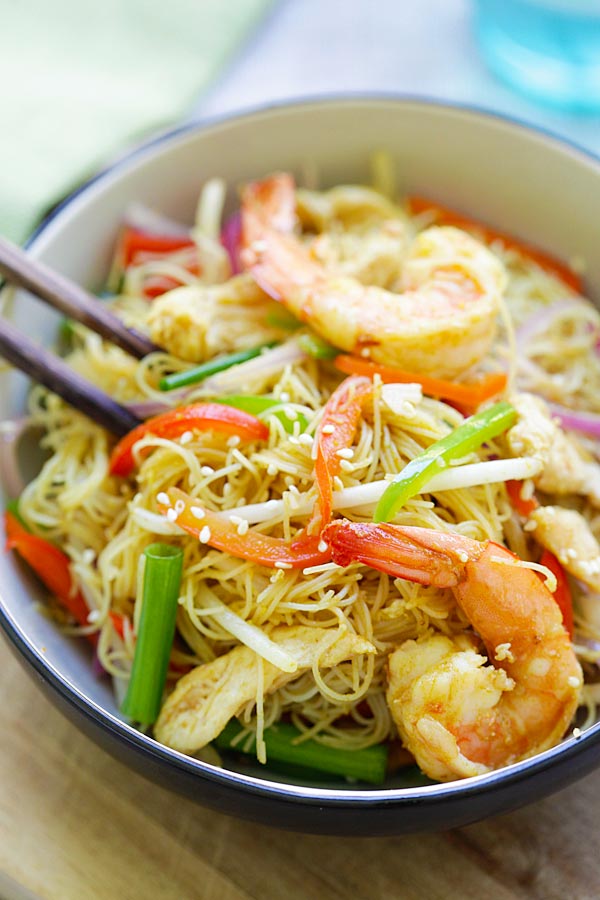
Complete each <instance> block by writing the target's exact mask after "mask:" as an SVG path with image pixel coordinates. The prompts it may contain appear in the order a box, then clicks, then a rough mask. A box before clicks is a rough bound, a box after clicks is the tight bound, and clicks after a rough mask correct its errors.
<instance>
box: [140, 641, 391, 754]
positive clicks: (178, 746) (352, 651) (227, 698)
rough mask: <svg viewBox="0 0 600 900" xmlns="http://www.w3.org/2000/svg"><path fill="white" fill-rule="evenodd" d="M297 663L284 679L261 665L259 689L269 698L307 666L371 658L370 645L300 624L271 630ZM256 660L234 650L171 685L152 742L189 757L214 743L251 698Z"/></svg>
mask: <svg viewBox="0 0 600 900" xmlns="http://www.w3.org/2000/svg"><path fill="white" fill-rule="evenodd" d="M269 637H270V638H271V640H272V641H274V642H275V643H276V644H278V645H279V647H281V649H282V650H284V651H285V652H286V653H287V654H289V655H290V656H291V657H292V659H293V660H294V661H295V662H296V663H297V668H296V670H295V671H294V672H293V673H292V674H290V673H289V672H283V671H282V670H281V669H278V668H277V667H276V666H274V665H273V664H272V663H269V662H265V661H263V663H262V666H263V671H262V684H263V691H264V693H265V694H270V693H272V692H273V691H275V690H277V688H280V687H282V686H283V685H284V684H287V682H288V681H291V680H292V679H294V678H298V677H299V676H300V675H301V674H302V672H305V671H306V670H307V669H310V668H311V667H312V666H318V667H319V668H320V669H330V668H331V667H332V666H337V665H338V663H341V662H343V661H344V660H348V659H352V658H353V657H355V656H359V655H361V654H363V653H369V654H371V653H375V647H374V646H373V644H371V643H370V641H367V640H366V639H365V638H363V637H360V636H359V635H356V634H352V633H351V632H349V631H346V632H344V631H340V632H337V631H335V630H334V629H325V628H311V627H310V626H305V625H296V626H290V627H288V626H286V625H281V626H280V627H279V628H275V629H274V630H273V631H272V632H271V634H270V635H269ZM259 662H260V657H259V656H258V655H257V654H256V653H255V652H254V650H251V649H250V648H249V647H244V646H240V647H235V648H234V649H233V650H230V651H229V653H225V654H224V655H223V656H219V657H217V659H214V660H213V661H212V662H209V663H205V664H204V665H202V666H197V667H196V668H195V669H192V671H191V672H189V673H188V674H187V675H184V676H183V678H181V679H180V680H179V681H178V682H177V687H176V688H175V690H174V691H173V693H172V694H171V695H170V696H169V697H168V698H167V700H166V702H165V704H164V706H163V708H162V709H161V712H160V716H159V717H158V720H157V722H156V725H155V727H154V734H155V736H156V739H157V740H158V741H160V742H161V743H162V744H166V745H167V746H168V747H173V749H174V750H181V752H182V753H195V752H196V750H199V749H200V748H201V747H204V746H206V744H208V743H210V741H212V740H213V739H214V738H216V737H217V736H218V735H219V734H220V733H221V732H222V730H223V729H224V728H225V726H226V725H227V723H228V722H229V720H230V719H231V718H232V717H233V716H235V715H237V714H238V713H240V712H241V711H242V709H243V708H244V706H245V705H246V704H247V703H250V702H251V701H252V700H254V699H255V698H256V694H257V690H258V684H259V680H260V678H261V673H260V671H259Z"/></svg>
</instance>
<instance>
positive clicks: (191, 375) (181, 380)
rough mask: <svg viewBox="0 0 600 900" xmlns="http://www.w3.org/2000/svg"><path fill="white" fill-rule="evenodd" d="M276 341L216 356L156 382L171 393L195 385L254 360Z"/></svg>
mask: <svg viewBox="0 0 600 900" xmlns="http://www.w3.org/2000/svg"><path fill="white" fill-rule="evenodd" d="M276 344H277V341H270V342H269V343H267V344H261V345H260V346H259V347H252V348H251V349H250V350H240V351H239V352H237V353H227V354H225V355H224V356H217V357H215V358H214V359H209V360H208V362H205V363H202V364H201V365H199V366H194V367H193V368H192V369H186V370H185V371H183V372H173V374H172V375H165V376H164V378H161V379H160V381H159V382H158V386H159V388H160V390H161V391H172V390H175V388H180V387H186V386H187V385H188V384H197V383H198V382H200V381H204V379H205V378H208V377H209V376H210V375H216V374H217V373H218V372H224V371H225V370H226V369H231V368H232V366H237V365H239V364H240V363H244V362H248V360H249V359H255V357H257V356H260V354H261V353H262V352H263V350H267V349H268V348H269V347H274V346H275V345H276Z"/></svg>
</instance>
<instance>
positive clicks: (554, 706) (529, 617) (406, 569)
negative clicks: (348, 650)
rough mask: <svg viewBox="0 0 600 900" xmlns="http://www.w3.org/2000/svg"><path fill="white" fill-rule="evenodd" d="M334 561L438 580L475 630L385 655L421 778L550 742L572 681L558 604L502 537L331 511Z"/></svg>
mask: <svg viewBox="0 0 600 900" xmlns="http://www.w3.org/2000/svg"><path fill="white" fill-rule="evenodd" d="M323 538H324V539H325V540H326V541H327V542H328V543H329V545H330V546H331V548H332V555H333V559H334V561H335V562H337V563H339V564H340V565H348V564H349V563H350V562H352V561H359V562H362V563H365V564H366V565H370V566H372V567H373V568H375V569H378V570H379V571H382V572H387V573H388V574H390V575H393V576H395V577H398V578H406V579H408V580H409V581H415V582H418V583H420V584H433V585H436V586H438V587H440V588H450V589H451V590H452V592H453V594H454V596H455V598H456V601H457V603H458V606H459V607H460V609H461V610H462V612H463V613H464V615H465V616H466V617H467V619H468V620H469V622H470V623H471V625H472V626H473V629H474V631H475V632H476V634H477V635H478V636H479V638H480V639H481V640H482V641H483V644H484V645H485V649H486V651H487V659H486V657H485V656H484V655H482V654H481V653H480V652H478V641H477V639H476V638H475V636H465V635H462V636H459V637H452V638H451V637H445V636H442V635H438V636H436V637H428V638H425V639H424V640H419V641H412V640H411V641H405V642H404V643H403V644H401V645H400V647H398V649H397V650H395V651H394V652H393V653H392V654H391V656H390V658H389V663H388V671H389V686H388V691H387V701H388V705H389V707H390V710H391V713H392V717H393V718H394V721H395V722H396V725H397V727H398V731H399V733H400V736H401V737H402V739H403V741H404V743H405V745H406V747H407V748H408V749H409V750H410V751H411V753H413V755H414V756H415V758H416V759H417V762H418V763H419V765H420V767H421V768H422V770H423V771H424V772H425V773H426V774H427V775H429V776H430V777H432V778H435V779H438V780H440V781H450V780H452V779H454V778H464V777H468V776H471V775H480V774H483V773H485V772H489V771H491V770H493V769H497V768H499V767H501V766H505V765H509V764H510V763H514V762H517V761H518V760H520V759H525V758H527V757H529V756H533V755H534V754H535V753H539V752H541V751H543V750H546V749H548V748H549V747H552V746H553V745H554V744H556V743H557V742H558V741H559V740H560V738H561V737H562V736H563V734H564V733H565V731H566V729H567V727H568V725H569V722H570V721H571V719H572V717H573V714H574V712H575V710H576V709H577V705H578V698H579V691H580V688H581V685H582V683H583V676H582V671H581V667H580V666H579V663H578V662H577V659H576V657H575V653H574V652H573V648H572V646H571V642H570V640H569V636H568V634H567V632H566V630H565V628H564V626H563V624H562V617H561V613H560V610H559V608H558V605H557V604H556V603H555V601H554V599H553V597H552V594H551V593H550V591H549V590H548V588H547V587H546V586H545V585H544V583H543V582H542V580H541V579H540V578H539V577H538V576H537V575H536V574H535V573H534V572H532V571H531V569H528V568H525V567H524V566H522V565H520V560H519V559H518V557H516V556H515V555H514V554H513V553H511V552H510V551H509V550H507V549H506V548H505V547H502V546H500V545H499V544H495V543H493V542H492V541H484V542H482V543H480V542H479V541H474V540H471V539H470V538H466V537H463V536H462V535H459V534H452V533H451V534H443V533H440V532H436V531H433V530H430V529H427V528H410V527H402V526H396V525H371V524H368V525H367V524H364V525H363V524H359V523H352V522H347V521H336V522H333V523H332V524H331V525H329V527H328V528H326V529H325V531H324V532H323Z"/></svg>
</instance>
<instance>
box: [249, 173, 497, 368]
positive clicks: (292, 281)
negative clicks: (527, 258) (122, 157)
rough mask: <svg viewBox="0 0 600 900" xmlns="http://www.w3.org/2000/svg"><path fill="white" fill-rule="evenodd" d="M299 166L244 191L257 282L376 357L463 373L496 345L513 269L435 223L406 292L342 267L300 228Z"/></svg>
mask: <svg viewBox="0 0 600 900" xmlns="http://www.w3.org/2000/svg"><path fill="white" fill-rule="evenodd" d="M294 201H295V189H294V182H293V179H292V178H291V176H290V175H285V174H279V175H272V176H271V177H270V178H266V179H265V180H264V181H258V182H253V183H252V184H249V185H247V186H246V188H245V189H244V191H243V195H242V237H243V245H244V251H243V257H242V258H243V260H244V264H245V266H246V267H247V268H248V270H249V271H250V273H251V274H252V277H253V278H254V279H255V281H256V282H257V284H258V285H259V286H260V287H261V288H262V289H263V290H264V291H265V292H266V293H267V294H269V295H270V296H271V297H273V298H274V299H276V300H279V301H281V302H282V303H284V304H285V306H287V307H288V308H289V309H290V310H291V312H293V313H294V315H296V316H297V317H298V318H299V319H301V320H302V321H304V322H307V323H308V324H309V325H310V326H311V327H312V328H313V329H314V330H315V331H316V332H317V333H318V334H320V335H321V337H323V338H325V339H326V340H328V341H330V342H331V343H332V344H334V345H335V346H336V347H339V348H341V349H342V350H346V351H348V352H350V353H361V354H363V355H368V356H370V358H371V359H373V360H374V361H375V362H380V363H384V364H389V365H400V364H401V365H402V367H403V368H405V369H411V370H412V371H415V372H422V373H430V372H431V373H434V372H435V374H437V375H438V376H439V377H446V378H448V377H453V376H455V375H457V374H459V373H461V372H464V371H466V370H467V369H468V368H469V367H470V366H472V365H474V364H475V363H476V362H478V361H479V360H480V359H481V358H482V357H483V356H484V355H485V354H486V352H487V351H488V349H489V347H490V345H491V343H492V341H493V339H494V335H495V329H496V317H497V313H498V306H499V299H500V296H501V294H502V291H503V289H504V284H505V273H504V269H503V267H502V265H501V263H500V262H499V261H498V260H497V259H496V258H495V257H494V256H493V255H492V254H491V253H490V252H489V251H488V250H487V249H486V248H485V247H484V246H483V245H482V244H480V243H479V241H476V240H475V239H474V238H472V237H471V236H470V235H468V234H466V233H465V232H463V231H460V230H459V229H457V228H428V229H426V230H425V231H422V232H421V233H420V234H418V235H417V237H416V238H415V239H414V240H413V241H412V243H411V245H410V246H409V248H408V250H407V251H406V257H405V259H404V261H403V265H402V276H401V285H400V293H394V292H392V291H389V290H385V289H383V288H381V287H377V286H375V285H364V284H362V283H361V282H360V281H358V280H357V279H356V278H351V277H343V276H340V275H339V274H337V275H336V274H332V273H331V272H330V271H328V270H327V268H326V267H325V266H324V265H323V264H322V263H320V262H319V261H318V259H317V258H315V255H314V254H312V253H311V250H310V247H309V246H307V245H305V244H303V243H302V242H301V241H300V240H299V238H298V237H297V236H296V235H295V234H294V216H293V215H292V214H291V211H293V209H294Z"/></svg>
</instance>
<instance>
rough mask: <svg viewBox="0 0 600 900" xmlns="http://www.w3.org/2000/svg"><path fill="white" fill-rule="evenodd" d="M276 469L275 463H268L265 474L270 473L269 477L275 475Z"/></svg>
mask: <svg viewBox="0 0 600 900" xmlns="http://www.w3.org/2000/svg"><path fill="white" fill-rule="evenodd" d="M278 471H279V469H278V468H277V466H276V465H275V463H269V465H268V466H267V475H271V477H273V476H274V475H277V472H278Z"/></svg>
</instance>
